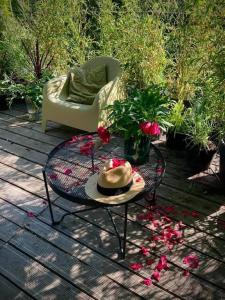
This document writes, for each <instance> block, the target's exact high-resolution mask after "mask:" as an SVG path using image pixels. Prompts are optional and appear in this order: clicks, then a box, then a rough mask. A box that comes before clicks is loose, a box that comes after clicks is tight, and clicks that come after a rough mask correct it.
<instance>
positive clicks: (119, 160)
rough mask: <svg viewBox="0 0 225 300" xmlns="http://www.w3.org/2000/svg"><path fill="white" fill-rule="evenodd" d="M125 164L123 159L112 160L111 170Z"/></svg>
mask: <svg viewBox="0 0 225 300" xmlns="http://www.w3.org/2000/svg"><path fill="white" fill-rule="evenodd" d="M125 162H126V160H125V159H117V158H113V159H112V163H113V165H112V167H113V169H114V168H117V167H119V166H124V165H125Z"/></svg>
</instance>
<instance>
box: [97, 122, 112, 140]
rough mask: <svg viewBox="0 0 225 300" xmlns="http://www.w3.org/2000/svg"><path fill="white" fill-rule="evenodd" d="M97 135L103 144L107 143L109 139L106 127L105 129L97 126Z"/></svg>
mask: <svg viewBox="0 0 225 300" xmlns="http://www.w3.org/2000/svg"><path fill="white" fill-rule="evenodd" d="M97 132H98V135H99V137H100V139H101V140H102V142H103V144H107V143H109V140H110V133H109V131H108V129H106V128H105V127H103V126H100V127H98V130H97Z"/></svg>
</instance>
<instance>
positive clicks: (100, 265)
mask: <svg viewBox="0 0 225 300" xmlns="http://www.w3.org/2000/svg"><path fill="white" fill-rule="evenodd" d="M75 133H76V131H75V130H71V129H69V130H65V128H64V127H61V126H59V125H56V126H55V125H54V124H50V127H49V130H48V132H47V134H44V133H42V132H41V128H40V124H38V123H31V122H28V121H27V116H26V115H25V114H24V111H23V108H22V109H21V110H20V109H19V108H17V109H15V110H11V111H6V112H0V188H1V189H0V225H1V229H0V241H1V244H0V257H1V262H0V264H1V267H0V273H1V274H3V275H4V282H3V283H2V286H3V287H4V289H5V295H6V299H7V297H10V296H7V295H10V294H7V293H9V292H8V291H7V289H8V287H10V286H12V287H13V288H12V293H15V295H16V297H17V294H18V297H21V296H20V295H24V291H25V292H26V294H25V295H26V297H28V298H24V299H29V296H28V295H30V297H32V298H34V299H51V297H52V299H61V298H60V297H62V295H64V296H63V298H64V299H89V298H91V297H94V298H95V299H105V298H109V299H136V298H137V299H143V298H144V299H174V298H180V299H225V288H224V286H225V285H224V283H225V282H224V281H225V280H224V278H225V276H224V275H225V259H224V255H223V254H224V250H225V236H224V232H225V230H224V228H221V227H219V226H218V218H219V220H225V219H224V218H225V209H224V207H223V204H224V202H225V197H224V195H223V194H221V193H219V191H218V193H217V191H216V189H211V186H212V182H210V184H211V186H210V184H209V186H208V185H207V180H203V182H202V184H199V183H197V182H196V181H195V180H188V179H187V178H188V176H190V170H189V169H188V166H187V164H186V162H184V159H183V157H182V155H180V156H179V155H178V156H177V154H176V153H174V152H173V151H171V150H168V149H166V148H165V146H164V145H163V143H162V144H160V143H159V147H160V149H161V151H162V153H163V155H164V157H166V158H167V160H168V163H167V173H166V176H165V179H164V182H163V184H162V185H161V186H160V188H159V189H158V201H157V203H158V204H159V205H164V206H174V207H175V208H176V210H177V211H178V213H177V214H175V215H171V216H170V217H171V219H172V220H173V222H176V221H179V220H181V219H182V221H183V222H184V223H185V224H186V225H187V228H186V229H185V241H184V243H183V244H182V245H179V246H178V247H177V248H176V251H175V252H174V253H171V254H169V255H168V259H169V270H167V271H164V272H163V273H162V274H163V276H162V278H161V280H160V281H159V282H158V283H157V282H154V284H153V285H152V286H151V287H150V288H148V287H146V286H144V285H143V283H142V282H143V278H145V277H149V276H150V275H151V273H152V271H153V269H152V267H144V268H143V269H142V270H141V271H139V272H137V271H131V270H130V267H129V266H130V263H131V262H136V261H142V260H143V257H141V255H140V254H138V251H139V248H140V246H142V245H147V244H148V243H147V237H148V236H147V235H148V234H149V232H150V229H149V225H150V224H146V222H137V220H136V216H137V215H138V214H140V213H142V212H143V211H144V209H145V202H144V201H140V202H139V203H138V204H137V205H131V207H130V210H129V221H128V255H127V258H126V260H125V261H122V260H120V259H119V258H118V257H117V249H118V242H117V239H116V238H115V235H114V232H113V228H112V226H111V225H110V223H109V222H108V219H107V215H106V214H104V212H103V211H102V210H97V211H96V212H92V213H83V214H79V215H78V216H76V217H75V216H69V217H67V218H66V219H65V222H63V224H62V225H60V226H57V227H56V228H52V227H51V226H50V225H51V224H50V218H49V212H48V208H47V206H46V202H45V198H46V196H45V191H44V185H43V180H42V166H43V165H44V163H45V161H46V159H47V154H48V153H49V151H51V150H52V148H53V147H54V146H55V145H57V144H58V143H60V142H61V141H63V140H64V139H67V138H69V137H70V136H72V135H73V134H75ZM213 166H215V168H216V163H215V164H214V165H213ZM206 179H207V178H206ZM51 197H52V200H55V202H54V203H55V204H54V211H55V212H56V215H57V216H60V215H62V214H63V213H65V212H67V211H71V210H74V208H79V205H75V204H74V203H71V202H69V201H67V200H65V199H62V198H60V197H56V195H54V193H52V195H51ZM185 209H188V210H190V211H193V210H194V211H197V212H199V216H198V218H193V217H190V216H187V215H183V214H182V211H183V210H185ZM30 211H32V212H34V214H35V215H36V217H34V218H30V217H29V216H28V215H27V212H30ZM122 211H123V208H121V207H117V208H114V209H113V216H114V218H115V219H116V220H117V221H118V222H119V224H120V223H121V222H122V221H123V214H122ZM162 249H163V248H162V247H161V246H157V247H156V248H155V249H151V257H153V258H155V259H158V257H159V256H160V253H162ZM190 252H195V253H197V254H198V256H199V257H200V260H201V264H200V268H199V269H197V270H192V272H191V275H190V277H189V278H188V279H187V278H185V277H183V276H182V271H183V268H184V265H183V264H182V258H183V257H184V256H185V255H187V254H189V253H190ZM6 258H7V259H6ZM13 265H15V267H16V271H15V272H13ZM32 266H34V267H33V268H32ZM25 270H26V272H28V276H26V275H27V274H26V273H25ZM32 272H33V273H32ZM20 273H21V274H22V275H23V276H19V274H20ZM0 276H1V275H0ZM43 278H44V279H43ZM34 282H35V284H37V286H38V289H35V288H34V289H33V288H32V289H31V286H32V285H33V283H34ZM43 284H44V285H43ZM49 286H50V288H49ZM0 287H1V285H0ZM59 287H62V290H61V289H60V288H59ZM62 291H65V293H63V292H62ZM13 295H14V294H13ZM54 297H56V298H54ZM82 297H83V298H82ZM15 299H17V298H15ZM18 299H22V298H18Z"/></svg>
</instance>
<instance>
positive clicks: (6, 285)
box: [0, 275, 33, 300]
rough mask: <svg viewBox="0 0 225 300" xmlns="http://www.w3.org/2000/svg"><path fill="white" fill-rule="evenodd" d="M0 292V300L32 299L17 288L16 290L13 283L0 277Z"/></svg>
mask: <svg viewBox="0 0 225 300" xmlns="http://www.w3.org/2000/svg"><path fill="white" fill-rule="evenodd" d="M0 291H1V299H2V300H12V299H14V300H30V299H33V298H31V297H30V296H28V295H27V294H25V293H24V292H23V291H21V290H20V289H19V288H17V287H16V286H15V285H14V284H13V283H11V282H10V281H9V280H7V279H6V278H4V277H3V276H2V275H0Z"/></svg>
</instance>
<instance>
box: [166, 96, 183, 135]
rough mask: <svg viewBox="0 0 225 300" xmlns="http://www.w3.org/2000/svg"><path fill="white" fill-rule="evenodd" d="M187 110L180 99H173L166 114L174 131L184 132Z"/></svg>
mask: <svg viewBox="0 0 225 300" xmlns="http://www.w3.org/2000/svg"><path fill="white" fill-rule="evenodd" d="M186 118H187V110H186V109H185V106H184V104H183V102H182V101H178V102H176V101H173V102H172V105H171V108H170V113H169V116H168V120H169V122H170V123H171V124H172V126H173V129H174V131H175V132H181V133H185V131H186Z"/></svg>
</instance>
